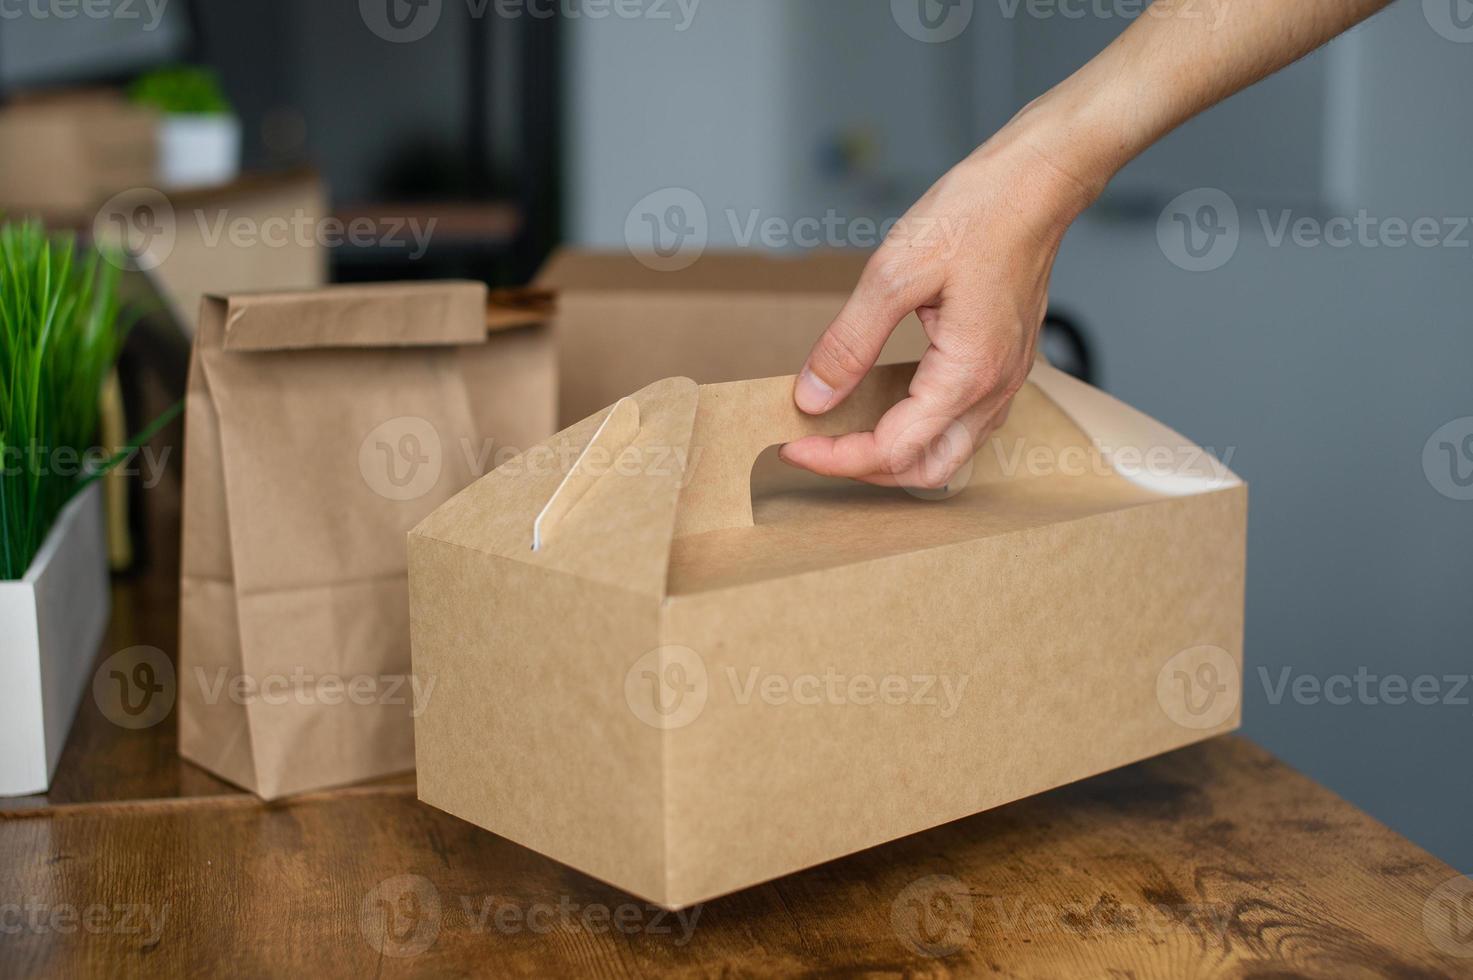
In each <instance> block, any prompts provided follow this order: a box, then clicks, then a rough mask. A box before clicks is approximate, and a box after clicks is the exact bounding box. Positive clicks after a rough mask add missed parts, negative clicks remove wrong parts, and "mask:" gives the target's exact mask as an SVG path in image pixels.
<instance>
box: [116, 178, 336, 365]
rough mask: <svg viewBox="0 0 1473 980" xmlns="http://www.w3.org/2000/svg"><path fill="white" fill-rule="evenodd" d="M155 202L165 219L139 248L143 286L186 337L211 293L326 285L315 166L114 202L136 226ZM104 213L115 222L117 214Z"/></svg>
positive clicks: (321, 197) (322, 190)
mask: <svg viewBox="0 0 1473 980" xmlns="http://www.w3.org/2000/svg"><path fill="white" fill-rule="evenodd" d="M150 205H152V206H154V207H155V208H156V209H157V210H159V211H163V212H164V213H165V214H166V215H167V218H163V219H158V224H159V231H158V233H156V234H154V235H151V236H149V238H148V240H147V247H146V248H143V249H141V250H140V251H137V252H135V253H134V262H135V264H136V265H137V266H138V267H139V269H140V270H141V272H140V273H139V275H140V276H141V277H142V278H144V279H145V280H146V282H147V286H148V287H149V288H148V289H147V291H146V292H144V291H143V290H141V289H140V290H139V293H140V294H142V296H141V298H142V301H143V302H145V303H149V302H158V303H161V304H162V305H163V306H164V307H165V308H166V309H167V310H168V312H169V314H170V315H171V317H172V318H173V319H174V322H176V323H177V324H178V325H179V328H180V330H181V331H182V332H183V333H184V335H185V336H186V337H190V336H193V335H194V331H195V329H196V328H197V326H198V319H199V311H200V308H201V303H202V301H203V300H204V298H205V296H206V295H216V296H228V295H232V294H236V293H252V292H286V291H288V290H301V289H315V288H317V287H320V286H324V285H326V284H327V279H328V268H327V266H328V249H327V248H326V247H324V246H323V244H322V243H321V240H320V235H319V233H318V229H319V227H320V226H321V223H322V221H323V219H324V218H326V217H327V216H328V213H329V211H328V202H327V188H326V187H325V186H324V185H323V183H322V180H321V178H320V177H319V176H318V175H317V174H316V173H315V172H314V171H311V170H297V171H290V172H286V173H280V174H253V175H249V176H246V177H243V178H241V179H239V180H237V181H235V182H234V183H230V184H225V185H222V186H219V187H210V188H201V189H197V190H188V191H172V192H170V193H169V194H168V195H167V196H165V195H164V194H162V193H161V192H158V191H153V190H148V191H144V192H140V193H138V194H136V195H132V194H125V195H122V196H121V197H119V198H118V199H116V200H115V201H114V202H113V205H112V207H113V210H114V211H115V212H116V213H117V216H118V218H121V220H123V221H125V222H127V223H129V224H132V225H134V226H135V227H136V226H137V225H138V224H139V223H140V221H139V217H138V216H137V215H136V213H135V209H136V208H138V207H140V206H142V207H147V206H150ZM104 218H105V219H111V222H110V225H111V226H116V223H117V218H114V217H113V215H112V214H105V215H104ZM108 227H109V226H104V228H103V230H104V231H106V230H107V228H108ZM110 244H119V242H117V241H113V242H110ZM135 244H138V243H135ZM131 285H133V286H137V285H139V284H138V283H136V282H134V283H131Z"/></svg>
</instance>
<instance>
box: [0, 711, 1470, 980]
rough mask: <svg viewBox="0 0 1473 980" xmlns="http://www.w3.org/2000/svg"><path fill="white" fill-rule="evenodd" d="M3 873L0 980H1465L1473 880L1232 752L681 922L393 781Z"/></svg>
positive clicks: (111, 811) (1082, 793)
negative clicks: (209, 977)
mask: <svg viewBox="0 0 1473 980" xmlns="http://www.w3.org/2000/svg"><path fill="white" fill-rule="evenodd" d="M835 818H836V819H843V815H842V814H836V815H835ZM0 867H3V868H4V869H5V874H4V883H3V885H0V962H3V963H4V964H5V968H4V972H5V973H7V974H10V975H45V976H144V975H147V976H177V975H184V974H191V975H198V974H200V973H204V972H213V971H222V970H229V971H231V972H233V973H239V974H241V975H274V974H287V973H291V974H294V975H313V974H318V975H331V976H337V975H344V974H356V975H365V976H366V975H369V974H372V975H376V976H377V975H408V974H411V973H412V974H420V975H423V974H437V973H448V974H492V975H503V976H570V975H580V976H581V975H593V976H608V977H627V976H652V975H665V974H672V975H687V976H723V975H736V976H746V975H778V974H786V975H794V974H808V975H814V974H838V975H847V974H853V973H869V974H873V975H891V976H895V975H927V976H949V975H956V976H967V975H976V974H987V975H993V976H1008V977H1067V976H1086V977H1136V978H1142V980H1144V978H1148V977H1173V978H1174V977H1217V976H1230V977H1257V978H1267V977H1296V976H1313V977H1402V976H1405V977H1455V976H1469V975H1473V958H1470V957H1473V935H1467V934H1464V933H1461V932H1458V931H1445V930H1440V929H1438V928H1437V927H1436V923H1437V922H1438V921H1440V920H1439V919H1438V915H1439V914H1440V913H1441V912H1442V911H1444V906H1446V909H1445V910H1446V911H1449V912H1454V913H1456V912H1458V910H1457V909H1456V908H1455V907H1454V906H1455V905H1456V896H1453V904H1452V905H1448V904H1447V903H1446V902H1444V901H1443V899H1446V898H1447V897H1448V895H1449V894H1450V893H1448V892H1447V889H1446V888H1444V889H1443V891H1442V892H1441V893H1439V886H1443V885H1444V883H1445V882H1448V881H1449V880H1453V881H1455V882H1456V881H1460V880H1463V879H1458V878H1457V876H1456V875H1455V874H1454V872H1453V871H1452V869H1450V868H1449V867H1447V866H1446V865H1444V864H1442V863H1441V862H1439V861H1437V860H1436V859H1434V858H1432V857H1431V856H1429V855H1428V854H1426V853H1425V852H1423V851H1421V850H1419V849H1418V848H1416V847H1415V846H1413V845H1412V844H1410V843H1409V842H1407V841H1406V840H1404V839H1402V838H1400V837H1398V836H1397V835H1395V834H1393V833H1391V832H1390V831H1389V830H1387V829H1386V828H1385V827H1383V826H1382V825H1380V824H1378V823H1376V822H1375V821H1374V820H1372V819H1371V818H1370V817H1368V816H1366V815H1365V814H1363V813H1361V812H1360V811H1358V810H1356V809H1354V808H1353V807H1351V806H1349V805H1348V804H1346V803H1345V802H1343V801H1342V800H1340V799H1339V798H1337V797H1335V796H1334V795H1332V794H1331V793H1329V792H1328V791H1326V790H1324V789H1323V788H1321V787H1319V786H1318V785H1317V784H1315V783H1313V782H1311V781H1310V780H1308V779H1306V778H1304V777H1303V776H1301V775H1299V774H1297V773H1295V772H1293V771H1292V770H1290V769H1288V768H1287V767H1285V766H1284V765H1282V764H1281V763H1279V762H1277V761H1276V760H1275V759H1274V758H1272V757H1271V756H1269V755H1268V754H1267V753H1265V752H1263V751H1262V750H1261V749H1258V748H1256V747H1255V746H1253V745H1252V744H1251V743H1249V742H1247V741H1245V740H1242V739H1239V738H1225V739H1219V740H1216V741H1213V742H1210V743H1206V744H1203V745H1200V746H1195V747H1193V748H1189V749H1184V750H1182V751H1180V752H1176V753H1172V754H1170V755H1168V756H1163V757H1160V758H1158V759H1154V760H1150V761H1147V762H1144V763H1140V764H1138V765H1135V766H1131V767H1129V768H1126V769H1122V770H1119V771H1116V772H1114V773H1109V774H1106V775H1104V776H1100V777H1097V778H1095V779H1092V780H1088V781H1086V782H1084V783H1080V784H1077V785H1075V786H1071V787H1066V788H1064V789H1061V790H1058V791H1055V792H1052V793H1048V794H1045V795H1043V796H1039V797H1036V798H1033V799H1030V800H1026V801H1023V802H1021V803H1017V804H1014V805H1011V806H1007V807H1003V808H1000V809H998V810H994V811H991V812H989V813H984V814H980V815H978V816H976V817H972V818H969V819H966V820H962V821H958V822H957V823H954V824H950V825H948V826H945V827H942V828H939V829H937V830H934V831H930V832H927V833H924V834H919V835H916V836H913V837H909V838H906V839H904V840H902V841H898V842H895V843H892V844H889V845H886V846H883V847H879V848H875V849H872V850H870V851H866V852H864V853H861V854H858V855H854V856H851V857H849V858H845V859H843V860H839V861H835V862H832V863H830V864H826V865H823V866H821V867H818V868H814V869H811V870H809V871H806V872H802V873H800V874H796V875H792V876H790V877H787V878H783V879H780V880H778V881H776V882H772V883H769V884H766V885H762V886H759V887H756V888H752V889H749V890H747V891H744V892H740V893H738V894H736V895H732V896H729V897H727V898H724V899H720V900H718V901H715V902H710V903H707V904H706V905H704V906H698V907H696V908H693V909H689V910H686V911H685V912H683V913H680V914H678V915H677V914H674V913H665V912H659V911H657V910H655V909H653V908H651V907H649V906H647V905H645V904H643V903H641V902H638V901H637V900H635V899H633V898H630V897H629V896H627V895H624V894H623V893H621V892H619V891H617V890H616V889H613V888H610V887H608V886H605V885H603V884H601V883H599V882H597V881H594V880H592V879H589V878H587V877H585V876H583V875H581V874H579V873H577V872H574V871H571V870H569V869H567V868H564V867H563V866H561V865H558V864H556V863H554V862H552V861H549V860H547V859H545V858H542V857H540V856H538V855H536V854H534V853H532V852H531V851H528V850H526V849H524V848H521V847H519V846H517V845H515V844H512V843H510V842H508V841H505V840H503V839H501V838H498V837H496V836H494V835H492V834H488V833H485V832H483V831H481V830H478V829H477V828H475V827H472V826H470V825H469V824H466V823H464V822H462V821H459V820H457V819H455V818H453V817H450V816H447V815H445V814H442V813H440V812H438V811H436V810H433V809H432V808H430V807H428V806H425V805H423V804H421V803H419V802H417V801H416V800H415V799H414V797H413V795H412V792H411V791H410V790H409V789H408V788H407V787H403V786H397V787H396V786H380V787H371V788H368V789H361V788H360V789H357V790H346V791H338V792H335V793H328V794H322V795H318V796H313V797H307V798H302V799H298V800H294V801H289V802H286V803H280V804H274V805H263V804H260V803H258V802H256V801H254V800H253V799H252V798H250V797H245V796H237V797H233V798H232V797H217V798H194V799H183V800H161V801H156V802H143V801H132V802H124V803H114V804H89V805H73V806H64V807H57V808H52V809H49V810H48V809H34V810H22V811H15V812H12V813H11V814H9V815H8V816H7V817H5V818H3V819H0ZM1429 909H1430V910H1431V911H1430V913H1429V912H1428V910H1429ZM89 916H90V917H91V918H90V919H89ZM1429 917H1430V918H1431V920H1432V922H1433V926H1432V927H1431V928H1429V927H1428V925H1427V921H1426V920H1427V919H1428V918H1429ZM1468 924H1473V918H1470V919H1469V920H1468ZM1459 943H1461V944H1462V945H1461V946H1460V945H1459ZM1439 944H1440V945H1441V948H1439ZM1460 953H1462V954H1464V955H1459V954H1460Z"/></svg>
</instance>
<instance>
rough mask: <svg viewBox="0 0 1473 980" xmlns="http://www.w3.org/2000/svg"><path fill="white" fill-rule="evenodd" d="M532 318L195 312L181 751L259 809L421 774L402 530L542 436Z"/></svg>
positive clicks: (382, 293) (433, 309)
mask: <svg viewBox="0 0 1473 980" xmlns="http://www.w3.org/2000/svg"><path fill="white" fill-rule="evenodd" d="M488 322H491V326H494V327H495V328H496V329H495V330H494V331H493V332H491V333H489V334H488ZM525 322H526V321H525V320H517V319H515V318H513V319H511V320H507V319H506V318H504V317H503V318H499V319H494V321H488V314H487V309H486V291H485V287H484V286H482V285H480V284H478V283H434V284H425V285H383V286H377V285H376V286H345V287H336V288H329V289H323V290H316V291H309V292H298V293H270V294H256V295H242V296H232V297H229V298H210V299H207V300H206V301H205V302H204V305H203V311H202V314H201V322H200V328H199V332H198V334H197V336H196V338H195V345H194V353H193V360H192V363H191V367H190V376H189V391H188V396H187V409H186V413H187V414H186V422H185V472H184V501H183V506H184V514H183V558H182V580H181V609H180V657H179V673H178V676H177V684H178V704H179V748H180V752H181V754H182V755H184V756H185V757H186V758H188V759H190V760H191V761H193V762H195V763H197V764H199V765H201V766H204V767H205V768H207V769H210V770H212V771H213V772H215V773H216V774H218V775H220V776H221V777H223V778H225V779H227V780H229V781H231V782H233V783H236V784H238V785H240V786H243V787H246V788H248V789H251V790H253V791H254V792H256V793H258V794H259V795H261V796H262V797H266V798H271V797H277V796H281V795H284V794H288V793H294V792H300V791H303V790H308V789H313V788H317V787H322V786H329V785H335V784H340V783H347V782H353V781H356V780H362V779H369V778H372V777H376V776H381V775H384V774H387V773H393V772H398V771H402V770H406V769H410V768H412V767H413V765H414V754H413V753H414V748H413V727H412V722H411V714H412V709H413V705H414V696H415V691H414V689H413V685H412V683H411V681H410V679H409V678H408V676H407V675H408V673H409V669H408V668H409V648H408V643H409V625H408V604H407V597H406V591H405V544H404V535H405V532H406V531H408V529H409V528H411V527H413V526H414V524H415V523H416V522H417V521H419V520H420V519H422V518H423V517H424V516H425V515H426V514H428V513H430V511H432V510H433V509H434V508H435V507H436V506H437V505H439V504H440V503H442V502H444V501H445V500H447V499H449V498H450V496H451V495H452V494H454V493H455V492H456V491H458V490H459V489H461V488H462V487H464V486H465V485H466V484H467V483H469V482H470V481H471V479H472V478H473V476H475V475H477V474H478V472H479V471H480V470H481V469H485V468H489V461H490V460H492V459H494V451H501V452H505V449H506V447H507V446H515V447H525V446H529V445H532V444H533V443H535V442H536V441H537V440H539V439H541V438H545V437H546V435H547V434H548V433H549V432H551V431H552V427H553V413H554V409H555V405H554V399H555V397H556V392H555V386H554V365H553V352H552V345H551V340H550V338H549V337H548V336H547V331H546V330H545V329H543V328H541V327H538V326H520V324H523V323H525ZM418 693H419V694H420V695H421V697H422V698H423V697H430V698H432V697H433V696H434V692H433V691H420V692H418Z"/></svg>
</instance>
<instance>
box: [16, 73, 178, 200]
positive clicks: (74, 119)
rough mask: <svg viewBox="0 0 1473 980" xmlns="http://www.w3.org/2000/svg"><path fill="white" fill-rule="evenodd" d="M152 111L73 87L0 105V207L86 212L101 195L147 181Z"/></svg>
mask: <svg viewBox="0 0 1473 980" xmlns="http://www.w3.org/2000/svg"><path fill="white" fill-rule="evenodd" d="M156 124H157V123H156V117H155V115H154V114H153V113H152V112H151V111H150V110H148V109H144V108H140V107H138V106H134V105H131V104H129V103H128V102H127V101H126V100H125V99H124V98H123V97H122V96H121V95H119V94H117V93H114V92H108V91H101V90H98V91H75V92H67V93H63V94H57V95H50V96H45V97H35V98H31V99H28V100H25V101H18V102H16V103H14V104H12V105H8V106H6V107H5V108H3V109H0V174H3V175H4V179H3V180H0V211H4V212H6V213H8V214H10V215H12V216H17V217H18V216H22V215H40V216H41V217H43V218H47V219H51V220H56V221H61V222H64V223H70V222H77V221H82V222H87V223H90V222H91V220H92V212H93V210H94V209H96V208H97V207H98V205H100V204H102V203H103V202H104V201H105V200H107V198H108V197H109V196H111V195H113V194H115V193H117V192H119V191H123V190H126V189H129V188H133V187H147V186H151V185H152V184H153V182H154V161H155V158H156V155H157V148H156V138H155V128H156Z"/></svg>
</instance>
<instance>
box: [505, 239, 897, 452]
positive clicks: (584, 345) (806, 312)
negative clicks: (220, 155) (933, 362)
mask: <svg viewBox="0 0 1473 980" xmlns="http://www.w3.org/2000/svg"><path fill="white" fill-rule="evenodd" d="M868 258H869V253H868V252H863V251H859V250H833V251H816V252H815V251H809V252H804V253H803V254H802V255H796V256H786V255H780V254H774V253H767V252H758V251H744V252H708V253H706V254H705V255H702V256H701V258H700V259H699V260H697V261H696V262H695V264H693V265H691V266H690V267H688V268H685V269H680V270H678V271H673V272H660V271H656V270H654V269H651V268H649V267H648V266H646V265H645V264H643V263H642V262H640V261H639V260H638V259H637V258H635V257H634V256H633V255H630V254H629V253H627V252H589V251H580V250H576V249H565V250H563V251H560V252H558V253H556V254H555V255H554V256H553V257H552V258H551V259H550V260H549V261H548V263H547V266H546V267H545V268H544V269H543V270H542V271H541V273H539V274H538V276H537V279H536V282H535V283H534V285H535V287H536V288H537V289H539V290H542V291H543V292H544V293H545V294H547V295H548V296H549V297H550V298H551V299H552V300H553V302H554V303H555V306H556V316H555V323H556V326H557V329H556V337H557V345H558V377H559V382H560V386H561V392H562V393H561V395H560V396H559V400H558V420H559V424H560V425H565V426H566V425H572V424H573V423H574V422H576V421H578V420H579V419H582V418H585V417H587V416H589V415H592V414H593V413H594V412H597V411H600V410H601V409H604V408H606V407H608V406H609V405H612V404H613V403H614V402H615V401H617V400H619V399H620V398H623V397H624V396H625V395H627V394H629V393H631V392H634V391H638V390H639V389H640V388H643V387H644V386H645V385H648V384H652V383H654V382H656V381H659V380H660V379H662V378H670V377H687V378H690V379H692V380H694V381H696V382H698V383H700V384H709V383H712V382H716V381H737V380H740V379H742V378H763V377H769V376H771V375H777V374H790V373H792V372H794V371H797V370H798V369H799V368H801V367H802V366H803V360H804V358H805V357H807V356H808V351H809V349H810V348H811V347H812V346H813V343H814V341H816V340H817V339H818V337H819V334H821V333H823V331H824V329H825V328H826V327H827V326H828V325H829V323H830V322H832V320H833V318H834V316H835V314H837V313H838V312H839V309H840V308H841V307H842V306H843V305H844V301H845V300H846V299H848V298H849V294H850V292H852V291H853V289H854V284H855V283H856V282H858V281H859V274H860V272H861V271H862V270H863V269H864V263H865V262H866V261H867V260H868ZM925 349H926V338H925V334H924V333H923V332H922V331H921V325H920V321H919V320H917V319H916V318H915V317H914V316H911V317H907V318H906V320H905V321H904V322H903V323H902V324H901V325H900V327H899V328H898V329H897V330H896V331H895V335H894V336H893V337H892V338H891V340H890V343H889V344H888V345H887V346H886V348H885V352H884V354H883V355H882V356H881V358H880V363H882V364H888V363H893V362H897V361H911V360H915V359H916V358H918V357H920V356H921V354H922V353H923V352H924V351H925Z"/></svg>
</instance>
